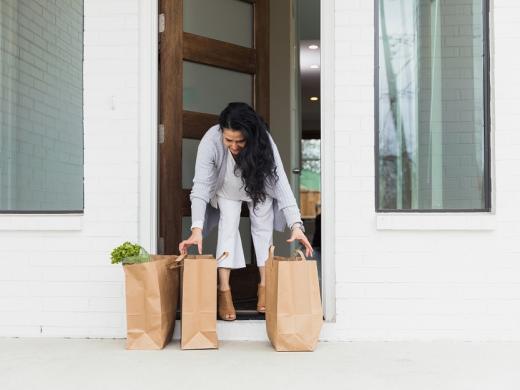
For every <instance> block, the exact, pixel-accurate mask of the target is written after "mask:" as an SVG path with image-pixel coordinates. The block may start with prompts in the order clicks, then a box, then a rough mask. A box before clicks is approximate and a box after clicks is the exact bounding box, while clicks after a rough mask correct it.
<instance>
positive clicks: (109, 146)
mask: <svg viewBox="0 0 520 390" xmlns="http://www.w3.org/2000/svg"><path fill="white" fill-rule="evenodd" d="M84 41H85V51H84V55H85V62H84V120H85V213H84V216H83V217H82V229H81V230H80V231H69V232H67V231H0V267H1V271H0V335H2V336H60V337H61V336H70V337H124V335H125V316H124V283H123V280H124V279H123V271H122V269H121V267H120V266H115V265H111V264H110V256H109V253H110V250H111V249H112V248H113V247H115V246H116V245H118V244H120V243H121V242H123V241H125V240H132V241H136V240H137V235H138V221H137V218H138V217H137V212H138V211H137V210H138V207H137V205H138V104H137V101H138V61H137V60H138V0H124V1H121V0H119V1H117V0H110V1H106V0H85V36H84Z"/></svg>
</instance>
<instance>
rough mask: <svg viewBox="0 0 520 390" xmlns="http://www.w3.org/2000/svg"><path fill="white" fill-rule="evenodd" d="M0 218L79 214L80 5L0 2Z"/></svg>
mask: <svg viewBox="0 0 520 390" xmlns="http://www.w3.org/2000/svg"><path fill="white" fill-rule="evenodd" d="M0 125H1V127H0V212H3V213H28V212H31V213H45V212H47V213H48V212H51V213H60V212H78V211H81V210H83V0H67V1H63V2H62V1H19V0H2V1H1V2H0Z"/></svg>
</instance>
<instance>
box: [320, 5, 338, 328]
mask: <svg viewBox="0 0 520 390" xmlns="http://www.w3.org/2000/svg"><path fill="white" fill-rule="evenodd" d="M320 17H321V21H320V24H321V33H320V35H321V36H320V46H321V49H320V51H321V91H320V101H321V167H322V175H321V188H322V190H321V199H322V200H321V203H322V205H321V214H322V218H321V231H322V233H321V258H322V262H321V263H322V289H323V312H324V316H325V320H326V321H335V320H336V267H335V261H336V259H335V253H334V252H335V251H334V243H335V240H336V236H335V230H334V222H335V220H334V198H335V196H334V191H335V188H334V177H335V173H334V158H335V153H334V129H335V127H334V95H335V94H334V72H335V67H334V39H335V35H334V34H335V30H334V25H335V15H334V0H321V15H320ZM323 172H325V174H323Z"/></svg>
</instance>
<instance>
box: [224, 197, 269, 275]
mask: <svg viewBox="0 0 520 390" xmlns="http://www.w3.org/2000/svg"><path fill="white" fill-rule="evenodd" d="M217 202H218V208H219V209H220V220H219V222H218V241H217V258H218V257H219V256H220V255H222V254H223V253H224V252H229V256H227V257H226V258H225V259H223V260H222V261H220V262H219V263H218V267H224V268H244V267H245V266H246V262H245V258H244V249H243V248H242V240H241V239H240V231H239V230H238V227H239V223H240V211H241V209H242V201H241V200H230V199H225V198H222V197H217ZM247 206H248V208H249V216H250V219H251V235H252V236H253V244H254V246H255V254H256V264H257V265H258V266H259V267H263V266H264V265H265V262H266V260H267V258H268V257H269V246H271V245H272V243H273V223H274V213H273V199H272V198H269V197H267V198H266V200H265V202H263V203H259V204H258V205H257V206H256V209H255V210H253V202H247Z"/></svg>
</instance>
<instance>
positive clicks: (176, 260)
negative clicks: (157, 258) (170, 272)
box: [168, 253, 188, 269]
mask: <svg viewBox="0 0 520 390" xmlns="http://www.w3.org/2000/svg"><path fill="white" fill-rule="evenodd" d="M186 257H188V254H187V253H184V254H182V255H180V256H177V258H176V259H175V262H173V263H172V264H170V266H169V267H168V268H169V269H174V268H177V267H180V266H181V265H182V264H181V262H182V261H183V260H184V259H185V258H186Z"/></svg>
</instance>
